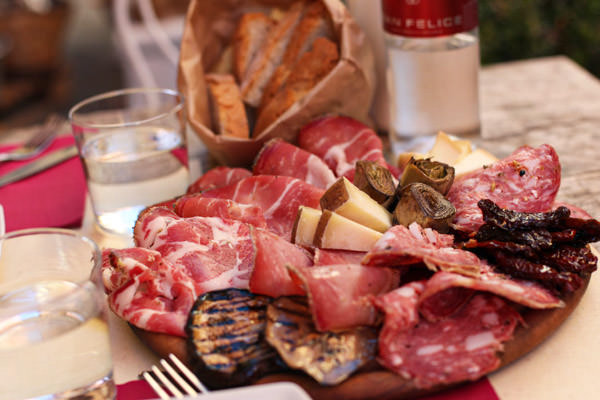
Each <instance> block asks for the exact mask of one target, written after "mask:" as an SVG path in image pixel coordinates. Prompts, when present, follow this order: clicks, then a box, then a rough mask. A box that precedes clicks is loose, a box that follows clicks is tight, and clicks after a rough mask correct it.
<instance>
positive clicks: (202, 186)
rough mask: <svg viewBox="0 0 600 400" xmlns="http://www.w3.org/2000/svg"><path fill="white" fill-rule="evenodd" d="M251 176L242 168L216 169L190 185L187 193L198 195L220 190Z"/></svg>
mask: <svg viewBox="0 0 600 400" xmlns="http://www.w3.org/2000/svg"><path fill="white" fill-rule="evenodd" d="M251 175H252V173H251V172H250V171H248V170H247V169H244V168H230V167H216V168H213V169H211V170H209V171H207V172H206V173H205V174H204V175H202V176H201V177H200V178H198V179H197V180H196V181H195V182H194V183H192V184H191V185H190V186H189V187H188V190H187V192H188V193H199V192H204V191H205V190H211V189H216V188H220V187H223V186H227V185H231V184H232V183H235V182H238V181H240V180H242V179H244V178H247V177H249V176H251Z"/></svg>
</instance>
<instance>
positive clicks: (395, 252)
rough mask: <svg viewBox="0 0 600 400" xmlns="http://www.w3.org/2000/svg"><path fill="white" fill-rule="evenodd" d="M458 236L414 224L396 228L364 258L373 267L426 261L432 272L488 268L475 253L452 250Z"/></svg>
mask: <svg viewBox="0 0 600 400" xmlns="http://www.w3.org/2000/svg"><path fill="white" fill-rule="evenodd" d="M453 243H454V237H453V236H452V235H445V234H441V233H438V232H437V231H435V230H432V229H430V228H426V229H423V228H422V227H421V226H419V225H418V224H417V223H415V222H413V223H412V224H411V225H410V226H409V227H408V228H407V227H405V226H403V225H396V226H394V227H392V228H391V229H389V230H388V231H387V232H386V233H384V235H383V236H382V237H381V239H379V240H378V241H377V242H376V243H375V245H374V246H373V248H372V249H371V251H369V252H368V253H367V255H366V256H365V258H364V259H363V264H366V265H371V266H385V267H392V266H401V265H410V264H415V263H419V262H424V263H425V265H427V266H428V267H429V268H430V269H432V270H434V271H435V270H442V271H453V272H460V273H461V274H466V275H474V276H477V275H478V274H479V270H480V268H481V267H482V266H484V265H485V261H483V260H480V259H479V258H478V257H477V256H476V255H475V254H473V253H471V252H469V251H465V250H460V249H455V248H453V247H452V245H453Z"/></svg>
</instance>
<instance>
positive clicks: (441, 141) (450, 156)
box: [427, 132, 470, 165]
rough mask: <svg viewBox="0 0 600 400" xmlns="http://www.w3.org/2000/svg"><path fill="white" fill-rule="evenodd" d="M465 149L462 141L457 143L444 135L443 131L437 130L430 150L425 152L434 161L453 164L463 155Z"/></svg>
mask: <svg viewBox="0 0 600 400" xmlns="http://www.w3.org/2000/svg"><path fill="white" fill-rule="evenodd" d="M463 142H464V141H463ZM469 147H470V146H469ZM466 151H467V147H466V146H465V144H464V143H461V144H459V145H457V144H456V142H455V141H454V140H452V139H451V138H450V136H448V135H446V134H445V133H444V132H438V134H437V137H436V138H435V143H434V144H433V147H432V148H431V151H429V153H427V156H429V157H431V159H432V160H434V161H439V162H443V163H444V164H448V165H454V163H455V162H456V161H457V160H458V159H459V158H460V157H461V156H464V155H465V152H466Z"/></svg>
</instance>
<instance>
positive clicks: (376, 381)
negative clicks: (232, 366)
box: [132, 277, 589, 400]
mask: <svg viewBox="0 0 600 400" xmlns="http://www.w3.org/2000/svg"><path fill="white" fill-rule="evenodd" d="M588 284H589V277H588V279H587V280H586V281H585V283H584V285H583V286H582V287H581V288H580V289H579V290H577V291H576V292H573V293H571V294H569V295H567V296H566V298H564V299H563V300H564V301H565V307H563V308H557V309H552V310H530V309H522V310H521V315H522V316H523V322H524V323H523V324H521V325H519V326H518V327H517V328H516V329H515V333H514V337H513V339H511V340H510V341H509V342H507V343H505V346H504V352H503V353H502V354H501V356H500V358H501V361H502V363H501V365H500V367H499V368H502V367H504V366H506V365H508V364H510V363H511V362H513V361H515V360H516V359H518V358H519V357H521V356H523V355H525V354H527V353H528V352H529V351H531V350H533V349H534V348H535V347H536V346H537V345H539V344H540V343H542V342H543V341H544V339H546V338H547V337H548V336H550V335H551V334H552V333H553V332H554V331H555V330H556V329H558V327H559V326H560V325H561V324H562V323H563V321H565V319H566V318H567V317H568V316H569V315H570V314H571V312H573V310H574V309H575V307H577V304H579V301H580V300H581V297H582V296H583V294H584V293H585V290H586V289H587V286H588ZM132 329H133V331H134V332H135V333H136V335H137V336H138V337H139V338H140V339H141V340H142V342H144V343H145V344H146V345H147V346H148V347H150V349H152V350H153V351H154V352H155V353H156V354H157V355H158V356H160V357H166V356H167V355H168V354H169V353H173V354H175V355H176V356H177V357H179V358H180V359H181V360H183V361H184V362H185V363H186V364H188V365H190V361H189V357H188V353H187V350H186V343H185V339H184V338H181V337H177V336H171V335H166V334H162V333H155V332H148V331H145V330H142V329H139V328H136V327H133V326H132ZM279 381H291V382H295V383H297V384H298V385H300V386H302V388H304V390H306V391H307V392H308V393H309V394H310V396H311V397H312V398H313V399H315V400H329V399H331V400H334V399H347V400H369V399H373V400H375V399H377V400H379V399H409V398H414V397H417V396H420V395H425V394H431V393H434V392H438V391H441V390H444V389H448V388H450V387H453V386H456V385H457V384H453V385H441V386H436V387H434V388H431V389H428V390H420V389H417V388H415V386H414V385H413V383H412V382H411V381H409V380H406V379H404V378H402V377H401V376H399V375H397V374H395V373H393V372H390V371H387V370H384V369H379V368H378V369H374V370H369V371H362V372H360V371H359V372H358V373H356V374H354V375H353V376H351V377H350V378H349V379H347V380H346V381H344V382H343V383H341V384H339V385H336V386H322V385H320V384H319V383H317V382H315V381H314V380H313V379H312V378H310V377H309V376H307V375H305V374H303V373H289V372H286V373H279V374H272V375H267V376H265V377H263V378H262V379H260V380H259V381H257V382H256V384H261V383H268V382H279Z"/></svg>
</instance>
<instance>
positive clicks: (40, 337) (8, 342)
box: [0, 228, 116, 400]
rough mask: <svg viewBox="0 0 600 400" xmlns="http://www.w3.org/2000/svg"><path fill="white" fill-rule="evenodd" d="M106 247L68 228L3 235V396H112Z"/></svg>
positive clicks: (0, 247)
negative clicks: (102, 269)
mask: <svg viewBox="0 0 600 400" xmlns="http://www.w3.org/2000/svg"><path fill="white" fill-rule="evenodd" d="M101 263H102V260H101V252H100V250H99V248H98V246H97V245H96V244H95V243H94V242H93V241H92V240H91V239H89V238H87V237H85V236H82V235H80V234H78V233H76V232H74V231H70V230H66V229H52V228H40V229H26V230H22V231H16V232H11V233H8V234H5V235H3V236H0V360H2V362H0V377H2V378H1V379H0V399H2V400H4V399H11V400H18V399H41V398H43V399H74V398H77V399H81V398H85V399H114V398H115V396H116V389H115V384H114V381H113V378H112V359H111V353H110V343H109V333H108V325H107V315H106V307H105V304H106V302H105V300H104V295H103V293H102V289H101V282H100V267H101Z"/></svg>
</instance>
